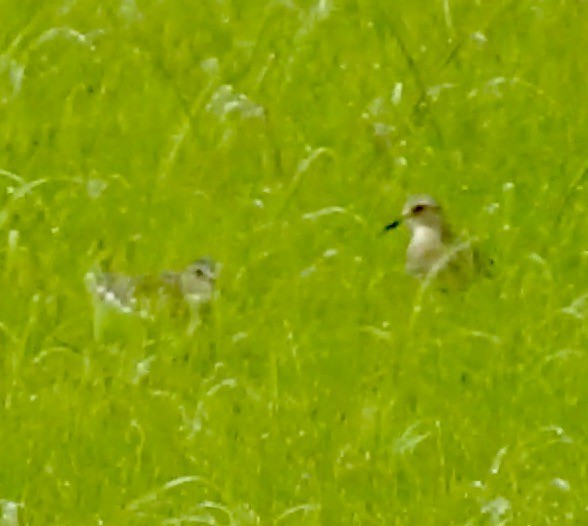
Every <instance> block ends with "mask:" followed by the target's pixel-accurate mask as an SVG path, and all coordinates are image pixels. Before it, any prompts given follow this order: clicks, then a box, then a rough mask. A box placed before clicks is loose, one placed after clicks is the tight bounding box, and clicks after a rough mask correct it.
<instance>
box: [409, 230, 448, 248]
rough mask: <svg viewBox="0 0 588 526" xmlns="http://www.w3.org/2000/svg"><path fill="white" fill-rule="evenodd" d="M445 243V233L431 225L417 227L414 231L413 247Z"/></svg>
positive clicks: (411, 242) (411, 241)
mask: <svg viewBox="0 0 588 526" xmlns="http://www.w3.org/2000/svg"><path fill="white" fill-rule="evenodd" d="M443 241H444V236H443V231H442V229H440V228H436V227H432V226H429V225H417V226H415V227H414V228H413V230H412V238H411V240H410V244H411V245H421V244H422V245H425V246H426V245H431V244H432V245H437V244H442V243H443Z"/></svg>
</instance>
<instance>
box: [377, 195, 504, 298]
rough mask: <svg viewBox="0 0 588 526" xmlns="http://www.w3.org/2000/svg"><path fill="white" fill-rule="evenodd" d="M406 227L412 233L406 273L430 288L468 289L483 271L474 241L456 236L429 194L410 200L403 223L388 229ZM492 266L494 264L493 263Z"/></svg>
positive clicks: (387, 229) (401, 221)
mask: <svg viewBox="0 0 588 526" xmlns="http://www.w3.org/2000/svg"><path fill="white" fill-rule="evenodd" d="M403 223H405V224H406V226H407V227H408V229H409V231H410V236H411V237H410V241H409V243H408V247H407V250H406V266H405V269H406V272H407V274H410V275H412V276H415V277H416V278H418V279H419V280H421V282H422V283H424V284H425V285H428V284H429V283H431V282H432V281H433V280H435V281H438V282H439V283H441V290H443V291H444V292H446V291H447V290H448V289H454V288H464V286H466V285H467V284H468V283H469V282H470V281H471V280H472V278H473V277H474V275H475V273H476V271H477V270H478V269H479V267H480V257H479V253H478V252H477V250H476V249H475V248H474V247H473V246H472V241H474V240H473V239H465V240H464V239H460V238H459V237H458V236H456V235H455V234H454V233H453V231H452V229H451V227H450V226H449V223H448V222H447V220H446V218H445V214H444V211H443V209H442V208H441V205H440V204H439V203H438V202H437V201H436V200H435V199H434V198H433V197H431V196H430V195H428V194H418V195H412V196H410V197H409V198H408V199H407V201H406V204H405V205H404V207H403V209H402V214H401V217H400V218H399V219H396V220H395V221H393V222H392V223H389V224H387V225H386V226H385V227H384V231H385V232H388V231H390V230H395V229H396V228H398V227H399V226H400V225H401V224H403ZM490 262H491V264H493V261H492V260H490Z"/></svg>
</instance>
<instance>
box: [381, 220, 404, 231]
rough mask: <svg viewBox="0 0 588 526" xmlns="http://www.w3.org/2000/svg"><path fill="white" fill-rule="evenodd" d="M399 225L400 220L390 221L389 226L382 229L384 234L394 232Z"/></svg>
mask: <svg viewBox="0 0 588 526" xmlns="http://www.w3.org/2000/svg"><path fill="white" fill-rule="evenodd" d="M400 223H402V219H397V220H396V221H392V223H390V224H389V225H386V226H385V227H384V232H388V231H390V230H394V229H395V228H397V227H398V226H399V225H400Z"/></svg>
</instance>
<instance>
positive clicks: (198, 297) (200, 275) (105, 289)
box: [84, 257, 220, 340]
mask: <svg viewBox="0 0 588 526" xmlns="http://www.w3.org/2000/svg"><path fill="white" fill-rule="evenodd" d="M219 269H220V265H219V264H218V263H217V262H216V261H215V260H213V259H212V258H210V257H203V258H200V259H198V260H197V261H195V262H194V263H191V264H190V265H188V266H187V267H186V268H184V269H183V270H181V271H164V272H162V273H161V274H158V275H157V274H146V275H139V276H128V275H124V274H119V273H111V272H103V271H101V270H93V271H90V272H88V273H87V274H86V276H85V278H84V281H85V283H86V288H87V289H88V291H89V292H90V294H91V295H92V300H93V306H94V338H95V339H96V340H102V337H103V333H104V330H105V328H106V327H107V326H108V325H110V322H108V320H110V319H111V318H113V317H115V318H117V319H120V316H121V315H126V316H129V317H131V318H133V319H137V318H139V319H141V318H142V319H153V318H154V317H155V315H156V314H159V313H160V312H161V311H164V310H166V311H168V312H169V313H171V314H172V315H176V314H178V313H180V312H182V311H183V310H187V311H188V312H189V325H188V328H187V333H188V334H190V335H191V334H193V333H194V331H195V330H196V328H197V327H198V325H200V323H201V311H202V309H203V308H205V307H206V306H208V305H209V304H210V302H211V301H212V300H213V298H214V294H215V289H216V279H217V275H218V272H219Z"/></svg>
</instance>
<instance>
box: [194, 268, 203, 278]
mask: <svg viewBox="0 0 588 526" xmlns="http://www.w3.org/2000/svg"><path fill="white" fill-rule="evenodd" d="M194 274H195V275H196V277H197V278H202V277H204V272H203V271H202V269H201V268H197V269H196V270H195V271H194Z"/></svg>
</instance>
